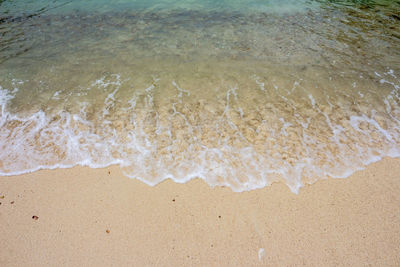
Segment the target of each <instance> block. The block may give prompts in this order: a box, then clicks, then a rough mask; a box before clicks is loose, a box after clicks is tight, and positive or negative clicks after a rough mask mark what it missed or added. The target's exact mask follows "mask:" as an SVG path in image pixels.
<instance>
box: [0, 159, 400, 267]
mask: <svg viewBox="0 0 400 267" xmlns="http://www.w3.org/2000/svg"><path fill="white" fill-rule="evenodd" d="M399 178H400V159H384V160H382V161H380V162H378V163H375V164H372V165H370V166H368V168H367V169H365V170H364V171H360V172H357V173H355V174H354V175H352V176H351V177H349V178H347V179H329V180H322V181H318V182H317V183H315V184H313V185H309V186H306V187H304V188H303V189H302V190H301V192H300V194H299V195H295V194H293V193H292V192H290V190H289V189H288V188H287V187H286V186H285V185H284V184H283V183H275V184H273V185H272V186H271V187H266V188H264V189H260V190H256V191H251V192H244V193H233V192H232V191H231V190H230V189H228V188H221V187H217V188H214V189H213V188H210V187H209V186H208V185H207V184H205V183H204V182H203V181H201V180H193V181H191V182H189V183H187V184H176V183H173V182H171V181H166V182H163V183H161V184H159V185H157V186H155V187H150V186H147V185H145V184H143V183H142V182H139V181H137V180H132V179H128V178H126V177H125V176H123V174H122V173H121V171H120V170H119V168H118V167H111V168H107V169H89V168H82V167H77V168H73V169H58V170H52V171H48V170H44V171H39V172H36V173H32V174H27V175H21V176H14V177H1V179H0V197H1V199H0V202H1V205H0V236H1V238H0V246H1V250H0V265H1V266H41V265H51V266H55V265H63V266H65V265H69V266H72V265H74V266H99V265H103V266H109V265H116V266H126V265H133V264H134V265H142V266H143V265H157V266H167V265H169V266H171V265H174V266H182V265H194V266H200V265H203V266H204V265H219V266H221V265H225V266H227V265H236V266H237V265H242V266H257V265H260V266H261V265H263V266H265V265H271V266H272V265H275V266H276V265H281V266H298V265H308V266H311V265H313V266H317V265H319V266H333V265H335V266H337V265H346V266H366V265H369V264H371V265H374V266H398V265H399V264H400V256H399V255H400V246H399V244H400V212H399V207H400V195H399V192H400V179H399Z"/></svg>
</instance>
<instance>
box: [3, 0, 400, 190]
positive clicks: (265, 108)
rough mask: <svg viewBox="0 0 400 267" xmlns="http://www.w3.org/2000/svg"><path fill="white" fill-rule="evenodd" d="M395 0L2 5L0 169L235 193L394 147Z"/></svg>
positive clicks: (398, 121) (354, 165)
mask: <svg viewBox="0 0 400 267" xmlns="http://www.w3.org/2000/svg"><path fill="white" fill-rule="evenodd" d="M399 88H400V2H399V1H384V0H382V1H322V0H321V1H294V0H293V1H292V0H285V1H278V0H273V1H261V0H247V1H236V0H225V1H223V0H220V1H211V0H210V1H205V0H203V1H189V0H185V1H177V0H165V1H160V0H157V1H156V0H153V1H145V0H138V1H128V0H114V1H104V0H90V1H75V0H72V1H44V0H42V1H8V0H5V1H0V174H1V175H14V174H20V173H26V172H30V171H35V170H38V169H41V168H57V167H71V166H74V165H86V166H91V167H104V166H108V165H111V164H119V165H120V166H121V168H122V169H123V171H124V173H125V174H126V175H127V176H129V177H133V178H137V179H140V180H142V181H144V182H146V183H148V184H150V185H154V184H157V183H159V182H161V181H163V180H165V179H168V178H171V179H173V180H174V181H176V182H186V181H188V180H190V179H192V178H196V177H198V178H202V179H204V180H205V181H206V182H207V183H208V184H210V185H212V186H215V185H220V186H228V187H230V188H232V190H234V191H243V190H251V189H255V188H261V187H264V186H266V185H269V184H271V183H272V182H274V181H280V180H281V181H284V182H285V183H286V184H287V185H288V186H289V187H290V188H291V190H292V191H294V192H297V191H298V190H299V188H300V187H301V186H303V185H304V184H305V183H312V182H314V181H316V180H318V179H322V178H326V177H347V176H348V175H350V174H351V173H353V172H354V171H356V170H359V169H361V168H363V167H364V166H365V165H367V164H369V163H371V162H374V161H377V160H379V159H381V158H382V157H385V156H390V157H398V156H399V155H400V107H399V100H400V98H399V97H400V96H399Z"/></svg>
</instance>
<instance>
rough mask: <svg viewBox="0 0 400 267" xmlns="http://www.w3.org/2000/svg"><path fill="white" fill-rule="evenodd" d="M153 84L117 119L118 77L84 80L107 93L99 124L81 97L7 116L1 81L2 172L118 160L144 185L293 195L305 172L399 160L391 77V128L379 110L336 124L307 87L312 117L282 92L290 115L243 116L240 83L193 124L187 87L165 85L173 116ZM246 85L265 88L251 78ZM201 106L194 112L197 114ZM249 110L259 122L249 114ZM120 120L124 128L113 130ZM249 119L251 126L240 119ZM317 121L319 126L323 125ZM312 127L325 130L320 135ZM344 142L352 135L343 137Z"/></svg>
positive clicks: (327, 173)
mask: <svg viewBox="0 0 400 267" xmlns="http://www.w3.org/2000/svg"><path fill="white" fill-rule="evenodd" d="M391 74H393V73H389V74H388V75H389V76H390V75H391ZM159 81H160V80H159V79H154V81H153V83H152V84H150V85H149V86H147V87H145V88H144V89H143V90H142V91H143V95H140V93H135V94H134V95H133V96H132V95H131V96H129V98H127V99H126V106H124V108H123V109H122V111H123V112H121V116H124V117H123V118H119V117H118V116H117V117H115V114H113V113H112V112H111V109H118V107H119V105H121V103H120V102H121V101H122V100H121V99H120V98H118V95H117V94H119V92H120V90H121V86H122V85H123V83H124V81H123V80H122V79H121V76H120V75H111V79H110V78H105V77H103V78H101V79H98V80H96V81H95V82H94V83H92V84H91V86H92V87H91V89H90V90H93V89H94V88H100V89H102V91H104V95H105V97H104V102H103V106H102V108H103V110H102V111H101V112H100V114H101V115H99V116H100V117H99V119H100V121H101V125H99V124H96V123H95V121H91V120H88V119H87V117H88V114H87V113H88V109H89V108H90V103H88V102H79V105H78V106H79V109H78V110H77V112H76V113H70V112H66V111H60V112H57V113H55V114H47V113H45V112H44V111H38V112H34V113H32V114H30V115H28V116H24V115H19V114H13V113H10V112H9V111H8V109H7V107H8V105H9V104H10V103H11V101H12V100H13V98H14V97H15V94H17V92H18V89H17V87H15V88H14V89H12V90H7V89H4V88H2V87H0V107H1V116H0V126H1V128H0V175H19V174H23V173H27V172H33V171H37V170H40V169H55V168H70V167H73V166H76V165H80V166H89V167H91V168H101V167H107V166H110V165H120V166H121V168H122V169H123V172H124V173H125V174H126V175H127V176H128V177H132V178H136V179H139V180H141V181H143V182H145V183H147V184H149V185H152V186H153V185H156V184H157V183H159V182H161V181H163V180H165V179H172V180H174V181H175V182H178V183H185V182H187V181H189V180H191V179H194V178H201V179H203V180H205V181H206V182H207V183H208V184H209V185H211V186H228V187H230V188H231V189H232V190H233V191H238V192H240V191H246V190H252V189H257V188H263V187H265V186H267V185H270V184H271V183H272V182H274V181H276V180H278V179H279V178H277V177H280V179H283V180H284V181H285V183H286V184H287V185H288V186H289V188H290V189H291V190H292V191H293V192H294V193H298V192H299V189H300V188H301V187H303V186H304V183H305V181H304V178H305V177H306V178H311V179H310V180H307V182H308V181H311V182H312V181H314V180H315V179H320V178H322V177H334V178H344V177H347V176H349V175H351V174H352V173H353V172H355V171H357V170H361V169H363V168H364V167H365V166H366V165H368V164H370V163H372V162H376V161H378V160H380V159H381V158H383V157H385V156H390V157H399V156H400V148H399V138H400V137H399V132H400V124H399V120H398V118H397V115H396V114H397V113H396V112H398V111H399V110H398V106H396V103H397V102H396V101H397V99H398V95H397V93H398V86H397V84H396V83H394V82H391V81H385V83H384V84H385V85H391V86H392V87H393V90H392V91H391V92H390V93H389V95H387V96H386V97H385V98H383V99H382V103H383V106H384V108H385V110H386V112H387V114H386V115H385V116H386V117H384V120H385V123H386V124H387V125H389V126H385V123H382V120H383V117H382V118H381V117H379V116H381V115H380V113H379V112H378V111H371V112H370V114H368V115H367V114H361V113H360V114H357V115H351V116H349V118H348V119H345V122H344V124H338V121H340V120H335V118H334V116H333V115H336V114H333V115H332V114H330V113H329V112H330V110H333V109H334V108H335V107H337V105H338V104H337V103H335V102H333V101H332V103H331V102H330V101H329V98H328V106H327V107H324V106H323V105H322V104H321V103H319V102H317V100H316V99H315V98H314V96H313V95H312V94H311V93H309V94H307V95H305V100H304V101H305V102H307V103H306V104H307V105H308V106H309V105H310V103H311V105H312V107H313V108H312V110H311V108H310V110H308V112H311V115H310V117H304V114H302V113H301V112H302V110H301V109H300V108H298V107H297V106H296V105H295V104H294V103H293V101H292V99H291V98H290V97H289V96H287V95H286V96H285V95H279V98H277V100H276V101H278V100H279V101H281V102H282V103H284V108H285V110H284V111H285V112H289V113H291V114H294V115H293V116H286V117H281V115H285V113H276V114H275V115H274V113H272V114H268V116H262V115H261V114H262V112H261V111H262V110H261V111H259V109H260V108H261V109H262V108H263V107H257V108H258V109H256V108H254V109H251V110H252V112H249V109H248V107H246V106H243V105H242V102H241V101H242V99H241V98H240V96H241V95H244V94H243V93H242V92H241V91H240V90H241V89H240V88H239V87H238V86H231V87H229V88H227V90H226V93H225V95H224V99H223V100H224V102H223V107H222V109H221V113H220V115H218V116H217V115H215V114H218V112H215V113H212V114H213V115H212V116H214V117H206V118H205V120H204V121H193V118H190V116H191V115H193V111H191V110H190V109H188V110H189V111H187V110H186V108H187V106H188V105H189V103H184V101H183V99H184V97H186V96H189V94H190V91H189V90H187V89H182V87H181V86H180V85H178V83H177V82H175V81H172V82H170V83H169V84H171V85H172V86H173V87H174V88H175V89H176V90H177V91H176V95H175V98H174V101H172V102H171V106H170V107H169V108H170V110H171V112H170V111H169V113H168V112H167V113H165V112H164V111H163V109H157V108H156V106H155V103H154V94H155V93H157V91H158V86H159V85H158V82H159ZM254 82H255V84H256V85H258V86H261V84H262V86H264V85H265V81H261V79H260V78H258V77H257V80H256V81H254ZM15 85H18V82H16V83H15ZM296 86H300V84H298V85H296ZM262 88H264V89H265V87H262ZM262 88H261V87H260V89H262ZM293 88H295V86H293ZM257 91H258V92H259V93H260V94H265V95H267V94H268V93H269V92H267V90H257ZM141 97H142V100H140V99H141ZM185 100H186V99H185ZM395 100H396V101H395ZM138 105H142V106H141V107H142V108H139V106H138ZM166 110H167V109H166ZM206 110H207V109H204V110H203V109H199V110H197V111H196V112H198V113H199V114H198V115H199V117H200V118H201V116H200V115H202V112H206ZM113 112H114V111H113ZM163 112H164V113H163ZM299 112H300V113H299ZM253 113H258V115H257V114H253ZM206 114H210V113H207V112H206ZM256 115H257V116H261V119H256V118H257V116H256ZM113 116H114V117H113ZM207 116H209V115H207ZM315 116H319V117H318V121H317V122H319V124H315V122H316V120H315V119H314V117H315ZM210 119H211V122H210V121H209V120H210ZM119 120H121V122H119V123H120V124H121V125H122V126H121V127H120V128H121V129H122V131H121V130H117V129H116V128H115V127H114V124H115V123H116V121H117V122H118V121H119ZM254 120H256V121H257V124H256V129H253V128H251V127H250V126H249V125H250V124H247V123H248V122H252V121H254ZM346 123H347V124H349V127H347V126H346ZM315 125H323V128H324V129H318V128H316V126H315ZM128 126H129V127H130V128H129V127H128ZM128 128H129V129H128ZM319 130H321V133H323V134H324V136H319V135H318V131H319ZM322 130H323V131H322ZM207 134H210V136H211V137H209V136H208V135H207ZM294 134H295V136H293V135H294ZM213 135H214V137H212V136H213ZM252 136H253V137H252ZM262 136H265V139H263V140H258V143H257V138H259V137H262ZM207 138H208V139H207ZM252 138H253V139H254V140H253V139H252ZM321 138H322V139H323V142H321ZM352 138H353V139H354V138H357V140H356V141H350V142H348V141H346V140H348V139H350V140H353V139H352ZM343 140H345V141H346V142H344V141H343ZM260 142H261V143H260ZM269 142H270V143H271V145H268V143H269ZM256 144H257V145H256Z"/></svg>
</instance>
